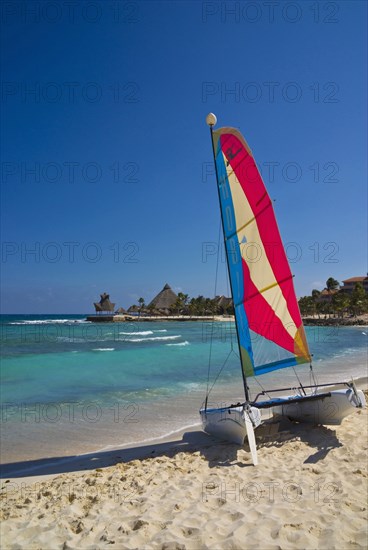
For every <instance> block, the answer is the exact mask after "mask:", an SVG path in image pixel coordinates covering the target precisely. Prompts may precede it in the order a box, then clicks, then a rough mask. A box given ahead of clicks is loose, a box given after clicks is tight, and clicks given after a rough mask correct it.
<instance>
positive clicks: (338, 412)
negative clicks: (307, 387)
mask: <svg viewBox="0 0 368 550" xmlns="http://www.w3.org/2000/svg"><path fill="white" fill-rule="evenodd" d="M356 393H357V395H356V394H355V392H354V391H353V390H352V389H351V388H349V389H344V390H334V391H331V392H330V395H327V396H326V397H323V398H322V399H316V400H313V401H308V400H307V399H306V400H303V398H302V397H301V398H300V401H299V402H296V403H295V402H294V403H284V404H282V405H279V406H275V407H272V410H273V413H274V414H277V415H280V416H285V417H287V418H289V419H290V420H297V421H299V422H312V423H314V424H323V425H327V426H329V425H332V426H334V425H338V424H341V422H342V420H343V419H344V418H345V417H346V416H348V415H349V414H351V413H352V412H353V411H354V409H356V408H357V407H365V405H366V402H365V398H364V393H363V392H362V391H361V390H357V392H356ZM281 399H282V400H288V399H295V396H290V397H281V398H280V400H281Z"/></svg>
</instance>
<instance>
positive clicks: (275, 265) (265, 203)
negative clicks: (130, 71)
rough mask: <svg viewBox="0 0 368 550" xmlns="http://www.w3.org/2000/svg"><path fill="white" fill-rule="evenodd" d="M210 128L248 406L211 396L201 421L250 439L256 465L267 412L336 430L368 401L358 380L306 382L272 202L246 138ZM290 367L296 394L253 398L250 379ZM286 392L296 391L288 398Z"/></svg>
mask: <svg viewBox="0 0 368 550" xmlns="http://www.w3.org/2000/svg"><path fill="white" fill-rule="evenodd" d="M206 122H207V124H208V126H209V127H210V133H211V141H212V149H213V156H214V163H215V172H216V180H217V189H218V197H219V203H220V212H221V219H222V230H223V237H224V242H225V251H226V259H227V267H228V275H229V282H230V290H231V295H232V299H233V305H234V314H235V315H234V316H235V326H236V336H237V342H238V350H239V359H240V367H241V373H242V380H243V386H244V401H243V402H242V403H237V404H235V405H229V406H224V407H220V408H210V407H209V406H208V394H207V396H206V400H205V402H204V406H203V408H201V410H200V416H201V420H202V424H203V428H204V431H205V432H207V433H209V434H212V435H215V436H217V437H219V438H221V439H225V440H228V441H230V442H233V443H237V444H239V445H242V444H243V443H244V439H245V437H247V438H248V443H249V445H250V450H251V453H252V458H253V462H254V464H256V463H257V451H256V442H255V436H254V429H255V428H257V427H258V426H260V425H261V424H262V411H263V410H265V409H272V412H273V413H274V414H278V415H280V416H286V417H287V418H289V419H291V420H296V421H299V422H313V423H315V424H323V425H331V424H332V425H336V424H340V423H341V421H342V420H343V418H344V417H345V416H346V415H348V414H350V413H351V412H352V411H353V410H354V409H356V408H357V407H364V406H365V398H364V394H363V392H362V391H361V390H358V389H357V388H356V387H355V384H354V381H351V382H337V383H336V382H334V383H331V384H321V385H318V384H317V383H314V384H313V385H308V386H306V385H303V384H302V383H301V381H300V380H299V376H298V374H297V371H296V370H295V367H297V366H299V365H301V364H305V363H309V365H310V372H311V375H312V376H313V366H312V356H311V354H310V351H309V347H308V342H307V338H306V334H305V330H304V326H303V322H302V318H301V315H300V311H299V306H298V302H297V299H296V295H295V290H294V284H293V275H292V273H291V271H290V266H289V263H288V260H287V256H286V253H285V250H284V247H283V244H282V240H281V236H280V233H279V229H278V226H277V222H276V218H275V214H274V210H273V206H272V201H271V199H270V197H269V195H268V192H267V190H266V187H265V185H264V183H263V181H262V178H261V176H260V173H259V170H258V168H257V166H256V163H255V161H254V159H253V155H252V152H251V150H250V148H249V146H248V144H247V143H246V141H245V139H244V138H243V136H242V135H241V133H240V132H239V131H238V130H237V129H235V128H230V127H224V128H219V129H217V130H214V126H215V125H216V122H217V118H216V116H215V115H214V114H213V113H210V114H209V115H207V118H206ZM254 335H256V338H254ZM254 340H256V341H257V349H256V348H255V346H253V341H254ZM262 347H263V352H262V353H259V351H258V350H259V349H262ZM265 349H266V350H267V357H269V359H267V360H266V361H265V359H264V358H265V353H264V350H265ZM287 367H292V368H293V369H294V372H295V374H296V377H297V384H296V386H295V387H294V388H282V389H267V390H262V391H260V392H259V393H258V395H257V396H256V397H255V398H254V399H252V398H251V396H250V392H249V387H248V383H247V379H248V378H249V377H253V376H259V375H262V374H265V373H269V372H272V371H275V370H277V369H283V368H287ZM313 381H314V382H315V378H314V377H313ZM339 386H341V388H340V389H335V388H336V387H339ZM285 392H292V393H290V394H286V395H282V394H283V393H285ZM280 393H281V396H280ZM265 397H266V399H265Z"/></svg>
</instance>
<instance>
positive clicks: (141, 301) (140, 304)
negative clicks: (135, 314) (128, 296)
mask: <svg viewBox="0 0 368 550" xmlns="http://www.w3.org/2000/svg"><path fill="white" fill-rule="evenodd" d="M138 304H139V306H140V308H139V316H140V315H141V312H142V309H143V308H144V298H139V300H138Z"/></svg>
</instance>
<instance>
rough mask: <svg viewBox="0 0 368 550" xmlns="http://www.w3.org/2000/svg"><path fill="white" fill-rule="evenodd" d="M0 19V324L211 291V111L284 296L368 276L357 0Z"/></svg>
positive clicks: (171, 6) (363, 22)
mask: <svg viewBox="0 0 368 550" xmlns="http://www.w3.org/2000/svg"><path fill="white" fill-rule="evenodd" d="M1 25H2V78H1V80H2V85H1V108H2V118H1V163H2V164H1V168H2V172H1V187H2V203H1V207H2V233H1V235H2V236H1V240H2V263H1V268H2V312H3V313H22V312H23V313H53V312H55V313H74V312H75V313H78V312H82V313H83V312H91V311H92V302H94V301H96V300H98V299H99V294H100V293H102V292H105V291H106V292H109V293H110V296H111V299H112V301H113V302H116V304H117V306H124V307H129V306H130V305H131V304H133V303H136V301H137V299H138V298H139V297H140V296H142V297H143V298H145V300H146V301H147V302H148V301H150V300H151V299H152V297H153V296H154V295H155V294H157V292H158V291H159V290H161V288H162V287H163V285H164V284H165V283H166V282H167V283H169V284H170V285H171V286H172V287H173V289H174V290H176V291H182V292H185V293H188V294H189V295H190V296H197V295H199V294H203V295H206V296H213V293H214V278H215V268H216V261H215V254H214V250H215V247H216V246H217V239H218V229H219V220H220V217H219V207H218V203H217V191H216V185H215V178H214V173H213V167H212V152H211V144H210V139H209V131H208V127H207V126H206V124H205V117H206V115H207V113H208V112H210V111H212V112H214V113H216V115H217V117H218V122H219V125H220V126H222V125H224V126H236V127H239V128H240V129H241V131H242V132H243V134H244V136H245V138H246V140H247V141H248V143H249V145H250V147H251V148H252V151H253V154H254V156H255V159H256V161H257V164H258V166H259V167H260V169H261V171H262V174H263V177H264V181H265V184H266V186H267V187H268V189H269V192H270V194H271V196H272V198H273V199H274V200H275V201H276V202H275V210H276V216H277V219H278V223H279V226H280V231H281V235H282V237H283V241H284V243H286V244H287V254H288V256H289V258H290V260H291V268H292V271H293V273H295V276H296V277H295V284H296V290H297V294H298V296H300V295H304V294H307V293H310V291H311V290H312V289H313V288H319V289H321V288H322V287H323V285H324V282H325V281H326V279H327V278H328V277H329V276H333V277H335V278H336V279H338V280H339V281H341V280H342V279H344V278H349V277H352V276H358V275H364V274H365V273H366V270H367V266H366V260H367V246H366V229H367V227H366V217H367V196H366V181H367V166H366V150H367V140H366V119H367V112H366V92H367V71H366V67H367V58H366V39H367V3H366V2H364V1H361V2H360V1H354V0H349V1H348V2H340V1H336V2H335V1H333V2H324V1H323V2H318V1H315V0H313V1H308V0H303V1H297V2H283V1H278V2H272V1H270V2H262V1H256V2H226V1H222V2H221V1H220V2H216V1H204V2H200V1H180V0H176V1H174V2H165V1H155V0H149V1H129V2H124V1H121V2H118V1H115V0H106V1H99V0H93V1H92V0H91V1H89V0H88V1H83V0H82V1H71V2H66V1H63V0H60V1H58V0H53V1H50V2H44V1H41V0H40V1H35V2H33V1H30V0H27V2H24V1H18V0H12V1H8V0H3V1H2V3H1ZM223 267H224V265H223V262H222V268H223ZM221 271H223V272H225V270H224V269H221ZM218 293H226V283H225V277H224V276H222V278H220V284H219V288H218Z"/></svg>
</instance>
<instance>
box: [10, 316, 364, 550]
mask: <svg viewBox="0 0 368 550" xmlns="http://www.w3.org/2000/svg"><path fill="white" fill-rule="evenodd" d="M2 330H3V332H2V334H3V359H2V372H1V376H2V378H1V382H2V388H3V389H2V391H3V394H2V398H3V403H2V405H3V410H2V413H3V415H2V424H1V429H2V434H1V435H2V448H1V463H2V466H1V476H2V480H1V491H0V495H1V520H2V522H1V548H2V549H5V550H8V549H9V550H10V549H14V550H15V549H24V550H29V549H41V550H51V549H52V550H54V549H64V550H67V549H79V548H82V549H83V548H85V549H87V548H88V549H99V548H107V547H111V546H114V547H115V548H118V549H119V550H120V549H135V548H143V549H151V548H152V549H156V548H158V549H166V550H170V549H177V550H179V549H182V550H183V549H188V550H190V549H193V550H197V549H202V548H203V549H211V550H217V549H218V550H220V549H221V550H222V549H223V548H224V549H232V550H242V549H243V548H247V549H248V548H250V549H252V548H254V549H255V548H261V549H262V550H263V549H265V550H267V549H273V548H274V549H276V548H278V549H283V550H284V549H285V550H287V549H294V548H297V549H299V548H300V549H308V550H309V549H310V550H312V549H316V548H321V549H338V550H346V549H348V548H352V549H356V548H366V540H367V531H366V519H367V508H368V506H367V410H366V409H364V410H363V409H357V410H355V411H354V412H353V413H352V414H351V415H350V416H348V417H347V418H345V419H344V420H343V422H342V424H341V426H327V427H321V426H314V425H308V424H298V423H291V422H289V421H287V420H283V421H282V422H280V421H278V420H277V418H274V419H273V421H272V419H270V420H269V421H267V420H266V422H265V423H264V424H263V425H262V426H261V427H259V428H258V429H257V430H256V432H255V433H256V442H257V448H258V459H259V464H258V466H256V467H254V466H253V465H252V461H251V458H250V452H249V448H248V445H247V443H245V444H244V446H243V447H238V446H236V445H232V444H228V443H223V442H221V441H219V440H216V439H214V438H213V437H211V436H209V435H207V434H205V433H204V432H203V431H202V429H201V426H200V425H199V424H198V421H199V418H198V409H199V408H200V406H201V403H202V400H203V398H204V395H205V392H206V385H207V384H206V378H207V369H208V349H209V345H210V342H212V344H211V345H212V358H213V359H214V363H215V365H216V366H217V370H215V371H214V372H213V373H211V378H210V380H211V384H212V381H213V379H214V377H215V376H216V375H217V372H218V368H220V366H221V365H222V364H223V361H224V360H225V359H226V358H227V356H228V350H229V347H230V346H231V342H232V341H233V336H234V326H233V324H232V323H217V324H216V326H215V327H214V329H213V331H212V328H211V325H210V324H208V323H203V324H199V323H181V322H180V321H179V322H178V323H170V324H166V323H161V324H160V323H152V324H150V323H145V324H144V326H141V325H140V324H139V323H137V322H135V323H132V324H124V325H123V324H122V325H119V324H118V323H117V324H114V326H113V328H111V325H110V326H108V325H106V326H103V327H102V326H96V325H94V324H93V323H90V324H89V323H85V321H84V320H83V318H82V316H68V317H65V318H63V317H62V318H60V317H59V318H58V317H56V316H46V315H45V316H38V317H36V316H35V317H29V316H28V317H15V316H12V317H10V316H8V317H6V318H3V327H2ZM307 332H308V337H309V341H310V343H311V348H312V350H313V351H314V353H315V354H316V359H315V362H314V373H315V376H316V378H317V380H318V383H319V384H323V383H329V382H330V381H343V380H345V381H349V380H351V378H352V377H354V378H355V380H356V383H357V386H358V387H360V388H363V389H366V388H367V387H368V384H367V378H366V338H367V330H366V328H365V327H355V328H353V327H347V328H344V327H341V328H338V329H335V328H333V329H331V327H308V328H307ZM227 367H228V368H227V372H226V373H225V372H223V374H222V376H221V380H219V382H218V383H217V384H216V387H214V388H213V392H212V393H211V394H210V400H211V403H213V404H217V403H223V402H224V401H229V400H232V401H230V402H237V400H240V399H241V398H242V385H241V381H240V373H239V367H238V358H237V356H236V355H233V356H232V357H231V360H230V361H228V363H227ZM298 372H299V376H300V377H301V379H302V381H303V383H304V384H308V383H309V380H310V373H309V365H301V366H300V367H299V369H298ZM258 378H260V379H261V381H260V380H258ZM260 383H262V384H263V385H265V386H268V387H270V386H271V384H272V387H292V385H293V384H295V373H294V372H293V370H292V369H281V370H279V371H276V372H273V373H268V374H265V375H263V376H262V377H254V378H251V379H250V380H249V384H250V389H251V393H252V396H254V397H255V396H256V394H257V393H258V392H259V391H261V387H260V386H259V384H260Z"/></svg>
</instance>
